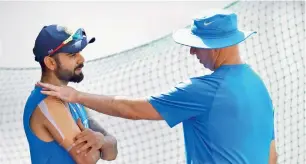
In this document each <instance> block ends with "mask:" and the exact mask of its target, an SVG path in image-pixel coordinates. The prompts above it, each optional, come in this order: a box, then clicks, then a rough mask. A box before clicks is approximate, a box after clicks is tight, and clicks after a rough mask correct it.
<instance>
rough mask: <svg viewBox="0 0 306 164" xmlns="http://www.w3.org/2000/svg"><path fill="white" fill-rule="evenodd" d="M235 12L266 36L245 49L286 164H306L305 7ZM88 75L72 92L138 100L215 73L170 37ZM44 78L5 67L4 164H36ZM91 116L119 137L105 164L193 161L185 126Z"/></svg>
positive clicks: (0, 159) (254, 5) (0, 102)
mask: <svg viewBox="0 0 306 164" xmlns="http://www.w3.org/2000/svg"><path fill="white" fill-rule="evenodd" d="M228 8H229V9H231V10H233V11H235V12H236V13H237V15H238V21H239V22H238V23H239V26H240V27H241V28H242V29H246V30H254V31H257V32H258V33H257V34H255V35H253V36H252V37H250V38H249V39H247V40H246V41H245V42H243V43H241V44H240V45H241V46H240V49H241V54H242V56H243V58H244V60H245V61H246V62H247V63H248V64H250V65H251V66H252V67H253V69H254V70H255V71H256V72H257V73H259V75H260V76H261V77H262V79H263V80H264V82H265V84H266V86H267V88H268V90H269V92H270V95H271V97H272V100H273V105H274V108H275V114H276V118H275V135H276V147H277V153H278V155H279V157H278V163H279V164H289V163H290V164H305V163H306V111H305V110H306V107H305V95H306V93H305V91H306V87H305V76H306V75H305V50H304V46H305V38H306V37H305V20H304V17H305V2H302V1H301V2H297V1H294V2H237V3H233V4H232V5H230V6H228ZM161 27H162V25H161ZM97 51H98V50H97ZM29 53H30V52H29ZM83 71H84V75H85V79H84V80H83V81H82V82H81V83H79V84H70V85H71V86H74V87H76V88H77V89H79V90H82V91H87V92H91V93H96V94H111V95H125V96H132V97H144V96H149V95H152V94H158V93H160V92H163V91H166V90H168V89H170V88H171V87H172V86H174V85H175V84H177V83H179V82H181V81H184V80H186V79H188V78H189V77H193V76H197V75H203V74H207V73H210V72H209V71H207V70H206V69H204V67H203V66H202V65H201V64H199V63H198V60H197V59H196V58H195V57H194V56H191V55H189V49H188V47H185V46H181V45H178V44H175V43H174V42H173V40H172V38H171V35H170V34H169V35H167V36H164V37H163V38H160V39H158V40H154V41H152V42H150V43H147V44H145V45H142V46H139V47H136V48H133V49H131V50H127V51H124V52H121V53H117V54H113V55H110V56H107V57H102V58H99V59H95V60H91V61H88V62H86V63H85V67H84V69H83ZM40 75H41V71H40V68H0V79H1V80H0V93H1V94H0V141H1V142H0V163H1V164H11V163H12V164H19V163H30V157H29V155H30V154H29V148H28V143H27V140H26V137H25V133H24V131H23V123H22V115H23V109H24V105H25V102H26V99H27V97H28V95H29V94H30V91H31V90H32V89H33V88H34V84H35V83H36V82H37V81H39V79H40ZM90 115H91V116H92V117H94V118H96V119H97V120H99V122H100V123H101V125H102V126H103V127H104V128H105V129H106V130H107V131H109V132H110V133H111V134H113V135H114V136H115V137H116V138H117V139H118V149H119V154H118V158H117V159H116V160H115V161H112V162H103V163H114V164H131V163H133V164H182V163H184V162H185V153H184V138H183V133H182V127H181V125H178V126H176V127H174V128H172V129H171V128H169V127H168V126H167V125H166V123H165V122H164V121H131V120H127V119H121V118H115V117H111V116H106V115H103V114H98V113H96V112H90ZM42 151H43V150H42ZM254 155H255V156H256V152H254ZM100 163H102V162H100Z"/></svg>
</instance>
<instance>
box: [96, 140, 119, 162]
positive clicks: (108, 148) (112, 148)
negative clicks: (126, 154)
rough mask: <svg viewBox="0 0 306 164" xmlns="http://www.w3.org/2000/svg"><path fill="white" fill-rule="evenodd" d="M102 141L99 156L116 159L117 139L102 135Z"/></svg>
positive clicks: (105, 158)
mask: <svg viewBox="0 0 306 164" xmlns="http://www.w3.org/2000/svg"><path fill="white" fill-rule="evenodd" d="M104 141H105V143H104V145H103V146H102V148H101V149H100V151H101V158H102V159H104V160H108V161H110V160H114V159H116V157H117V154H118V149H117V140H116V139H115V137H113V136H111V135H107V136H105V137H104Z"/></svg>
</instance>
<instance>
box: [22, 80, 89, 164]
mask: <svg viewBox="0 0 306 164" xmlns="http://www.w3.org/2000/svg"><path fill="white" fill-rule="evenodd" d="M40 91H41V88H40V87H37V86H35V89H34V90H33V91H32V92H31V95H30V96H29V97H28V100H27V102H26V105H25V108H24V113H23V126H24V131H25V134H26V137H27V140H28V143H29V147H30V155H31V161H32V164H59V163H65V164H75V162H74V160H73V158H72V157H71V156H70V154H69V153H68V152H67V150H65V148H63V147H62V146H61V145H59V144H58V143H57V142H56V141H55V140H54V141H51V142H45V141H42V140H41V139H39V138H38V137H37V136H36V135H35V134H34V133H33V132H32V130H31V127H30V118H31V115H32V113H33V112H34V110H35V108H36V107H37V106H38V104H39V103H40V102H41V101H43V100H44V99H45V98H46V97H47V96H46V95H44V94H42V93H41V92H40ZM68 105H69V109H70V112H71V114H72V116H73V118H74V120H75V121H76V120H77V119H78V118H81V120H82V123H83V125H84V127H86V128H88V127H89V124H88V119H87V118H88V117H87V114H86V111H85V108H84V106H83V105H80V104H74V103H68Z"/></svg>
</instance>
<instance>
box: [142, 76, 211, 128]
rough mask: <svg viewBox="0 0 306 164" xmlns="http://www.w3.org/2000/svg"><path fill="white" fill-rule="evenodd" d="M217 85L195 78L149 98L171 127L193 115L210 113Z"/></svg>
mask: <svg viewBox="0 0 306 164" xmlns="http://www.w3.org/2000/svg"><path fill="white" fill-rule="evenodd" d="M215 92H216V87H214V85H211V83H210V82H209V81H207V80H205V79H198V78H193V79H190V80H188V81H186V82H183V83H180V84H178V85H177V86H175V87H173V88H172V89H171V90H170V91H169V92H167V93H163V94H160V95H157V96H151V97H149V98H148V101H149V103H150V104H151V105H152V106H153V107H154V108H155V109H156V110H157V111H158V112H159V114H160V115H161V116H162V117H163V119H164V120H165V121H166V122H167V124H168V125H169V126H170V127H174V126H175V125H177V124H179V123H181V122H183V121H185V120H188V119H190V118H192V117H196V116H198V115H202V114H206V113H208V111H209V109H210V106H211V104H212V102H213V100H214V95H215Z"/></svg>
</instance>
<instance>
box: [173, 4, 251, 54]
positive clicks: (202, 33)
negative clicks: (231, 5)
mask: <svg viewBox="0 0 306 164" xmlns="http://www.w3.org/2000/svg"><path fill="white" fill-rule="evenodd" d="M254 33H256V32H255V31H244V30H240V29H238V22H237V15H236V14H235V13H233V12H232V11H230V10H225V9H212V10H207V11H205V12H204V13H201V14H199V15H198V16H196V17H195V18H194V19H193V22H192V24H191V26H190V28H185V29H180V30H177V31H175V32H174V33H173V39H174V41H175V42H177V43H179V44H182V45H187V46H190V47H196V48H205V49H216V48H224V47H229V46H232V45H236V44H238V43H240V42H242V41H244V40H245V39H246V38H248V37H249V36H251V35H252V34H254Z"/></svg>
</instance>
